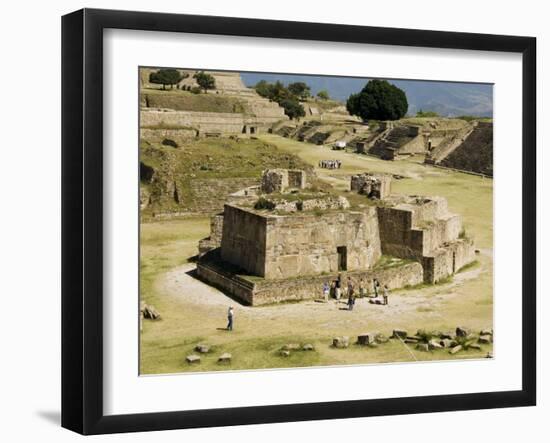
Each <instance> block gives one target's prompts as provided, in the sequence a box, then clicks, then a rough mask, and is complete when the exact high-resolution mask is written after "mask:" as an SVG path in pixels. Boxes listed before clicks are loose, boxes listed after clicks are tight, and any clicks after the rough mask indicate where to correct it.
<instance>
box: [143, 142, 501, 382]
mask: <svg viewBox="0 0 550 443" xmlns="http://www.w3.org/2000/svg"><path fill="white" fill-rule="evenodd" d="M265 139H267V140H268V141H270V142H273V143H276V144H277V145H278V146H279V148H280V149H283V150H289V151H290V150H291V151H292V152H294V153H296V154H298V155H300V156H301V157H302V158H303V159H304V160H306V161H308V162H310V163H312V164H314V165H316V164H317V163H318V161H319V160H320V159H326V158H340V159H342V161H343V162H344V167H343V168H342V169H341V170H338V171H334V170H326V169H317V173H318V174H319V175H320V176H321V177H323V178H328V179H330V180H331V181H332V182H333V184H334V185H336V186H341V187H342V189H344V188H345V187H346V186H347V183H349V175H350V174H351V173H354V172H361V171H364V170H370V171H379V172H391V173H394V174H400V175H403V176H406V177H407V178H406V179H404V180H396V181H394V183H393V188H392V190H393V192H401V193H405V192H406V193H409V194H413V193H418V194H425V195H443V196H445V197H447V199H448V200H449V206H450V208H451V209H452V210H454V211H456V212H459V213H460V214H462V215H463V217H464V222H465V226H466V229H467V231H468V233H470V234H472V235H473V236H474V238H475V242H476V246H477V247H478V248H480V249H481V253H480V254H479V255H478V257H477V259H478V264H477V265H476V266H474V267H472V268H470V269H468V270H466V271H464V272H461V273H459V274H457V275H455V277H454V279H453V281H452V282H451V283H448V284H445V285H435V286H431V287H423V288H420V289H410V290H398V291H393V292H392V293H391V295H390V304H389V306H380V305H373V304H370V303H368V300H366V299H359V300H357V304H356V306H355V309H354V311H351V312H350V311H347V310H346V305H345V303H343V302H340V303H337V302H336V301H334V300H331V301H329V303H318V302H315V301H308V302H301V303H288V304H281V305H273V306H263V307H245V306H241V305H239V304H238V303H236V302H234V301H233V300H231V299H230V298H228V297H227V296H226V295H224V294H223V293H221V292H220V291H218V290H216V289H214V288H211V287H209V286H208V285H206V284H204V283H202V282H200V281H199V280H196V279H195V278H193V276H192V275H191V274H192V270H193V269H194V267H195V265H194V264H192V263H188V259H189V258H190V257H191V256H193V255H194V254H196V251H197V250H196V242H197V241H198V239H200V238H201V237H204V236H206V235H208V223H209V222H208V219H207V218H188V219H180V220H171V221H165V222H154V223H146V224H142V234H141V238H142V251H141V256H142V263H141V273H142V277H141V278H142V299H143V300H144V301H145V302H147V303H151V304H153V305H154V306H155V307H156V308H157V309H158V310H159V311H160V313H161V315H162V320H160V321H156V322H152V321H145V322H144V329H143V332H142V335H141V372H142V373H143V374H155V373H157V374H158V373H173V372H185V371H205V370H227V369H257V368H273V367H301V366H312V365H342V364H365V363H381V362H400V361H415V360H443V359H449V358H453V359H464V358H481V357H484V356H485V355H486V353H487V352H489V351H492V345H484V347H483V349H482V350H481V351H475V350H468V351H466V352H464V353H459V354H457V355H455V356H451V355H450V354H449V353H448V352H447V351H446V350H437V351H433V352H421V351H417V350H415V349H414V347H413V346H412V345H409V346H408V347H405V345H404V344H403V343H401V342H399V341H396V340H392V341H390V342H389V343H387V344H383V345H381V346H379V347H378V348H376V349H371V348H364V347H359V346H355V345H351V346H350V348H348V349H334V348H332V347H331V346H330V343H331V340H332V337H335V336H341V335H347V336H349V337H350V339H351V340H350V341H351V342H353V341H355V338H356V336H357V335H358V334H360V333H364V332H372V331H378V332H382V333H384V334H386V335H389V334H391V331H392V329H394V328H396V329H397V328H400V329H405V330H407V331H409V333H411V334H414V333H415V332H416V330H417V329H428V330H433V329H437V330H442V331H449V330H453V329H454V328H455V327H456V326H458V325H462V326H466V327H470V328H472V329H473V330H480V329H482V328H487V327H489V328H491V327H492V317H493V297H492V278H493V272H492V266H493V261H492V181H491V180H488V179H481V178H479V177H475V176H471V175H467V174H461V173H455V172H449V171H445V170H441V169H435V168H432V167H427V166H424V165H422V164H419V163H418V161H415V160H412V161H397V162H385V161H381V160H379V159H375V158H372V157H366V156H359V155H356V154H351V153H344V152H335V151H331V150H329V149H327V148H322V147H318V146H314V145H308V144H305V143H300V142H296V141H292V140H288V139H282V138H280V137H276V136H266V137H265ZM230 305H232V306H234V307H235V311H236V312H235V330H234V331H233V332H228V331H225V330H224V328H225V326H226V312H227V308H228V306H230ZM198 343H206V344H208V345H210V346H211V347H212V348H211V353H210V354H206V355H203V356H202V361H201V363H200V364H198V365H189V364H187V363H186V362H185V356H186V355H188V354H190V353H193V348H194V347H195V345H196V344H198ZM287 343H300V344H304V343H311V344H313V345H314V346H315V351H313V352H305V351H299V352H298V351H296V352H293V353H291V355H290V357H282V356H280V355H279V352H278V350H279V349H280V347H281V346H283V345H284V344H287ZM223 352H229V353H231V354H232V355H233V361H232V363H231V365H230V366H227V365H220V364H218V363H217V357H218V356H219V355H220V354H221V353H223Z"/></svg>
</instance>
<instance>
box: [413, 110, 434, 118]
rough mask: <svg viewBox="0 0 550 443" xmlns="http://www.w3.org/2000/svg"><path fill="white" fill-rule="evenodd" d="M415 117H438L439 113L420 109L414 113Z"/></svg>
mask: <svg viewBox="0 0 550 443" xmlns="http://www.w3.org/2000/svg"><path fill="white" fill-rule="evenodd" d="M416 116H417V117H439V114H438V113H437V112H434V111H423V110H422V109H421V110H420V111H418V112H417V113H416Z"/></svg>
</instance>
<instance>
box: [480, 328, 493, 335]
mask: <svg viewBox="0 0 550 443" xmlns="http://www.w3.org/2000/svg"><path fill="white" fill-rule="evenodd" d="M479 335H491V336H492V335H493V330H492V329H489V328H485V329H482V330H481V331H479Z"/></svg>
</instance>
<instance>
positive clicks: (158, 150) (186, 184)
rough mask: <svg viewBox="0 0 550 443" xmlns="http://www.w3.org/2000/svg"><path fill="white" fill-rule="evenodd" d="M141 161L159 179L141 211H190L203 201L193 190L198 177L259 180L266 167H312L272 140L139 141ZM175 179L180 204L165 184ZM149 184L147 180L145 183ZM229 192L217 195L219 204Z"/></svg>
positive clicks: (144, 213)
mask: <svg viewBox="0 0 550 443" xmlns="http://www.w3.org/2000/svg"><path fill="white" fill-rule="evenodd" d="M140 161H141V162H143V163H144V164H145V165H147V166H151V167H152V168H154V169H155V177H156V180H155V181H154V182H153V183H150V184H148V186H149V190H150V192H151V195H152V204H151V205H150V206H149V207H148V208H147V209H146V210H145V211H143V212H142V214H143V215H145V216H147V215H148V214H151V213H152V212H157V211H177V210H181V209H182V208H184V209H187V210H189V209H190V208H191V209H192V208H193V207H195V206H196V205H197V203H200V202H201V201H200V199H199V198H198V196H196V195H195V194H194V193H193V190H192V186H191V185H192V183H191V182H192V181H193V180H195V179H228V178H250V179H258V181H259V177H260V176H261V173H262V171H263V170H264V169H268V168H277V167H279V168H290V169H309V170H311V167H310V166H309V165H307V164H306V163H304V162H303V161H302V160H301V159H300V158H299V157H297V156H295V155H293V154H291V153H288V152H283V151H280V150H278V149H277V147H276V146H274V145H273V144H270V143H265V142H263V141H261V140H254V139H238V140H236V139H230V138H212V139H209V138H206V139H198V140H193V141H189V142H187V143H185V144H184V145H182V146H181V147H180V148H179V149H174V148H172V147H167V146H163V145H162V144H160V143H147V142H144V141H143V142H142V143H141V144H140ZM167 182H175V183H176V184H177V187H178V199H179V203H178V202H176V201H175V199H174V198H173V196H172V195H169V194H168V193H167V191H166V183H167ZM142 185H146V183H142ZM226 197H227V194H220V195H219V196H217V198H218V200H219V202H220V206H221V205H222V204H223V202H224V201H225V199H226Z"/></svg>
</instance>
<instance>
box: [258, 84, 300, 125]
mask: <svg viewBox="0 0 550 443" xmlns="http://www.w3.org/2000/svg"><path fill="white" fill-rule="evenodd" d="M304 84H305V83H304ZM306 87H307V90H309V87H308V86H307V85H306ZM254 89H255V90H256V92H257V93H258V94H259V95H261V96H262V97H265V98H268V99H270V100H273V101H274V102H277V103H278V104H279V106H281V107H282V108H284V110H285V114H286V115H288V117H290V118H291V119H295V118H299V117H303V116H304V115H306V112H305V110H304V107H303V106H302V105H301V104H300V102H299V98H298V96H297V95H296V94H294V93H292V92H291V91H290V89H289V88H286V87H285V85H284V84H283V83H282V82H280V81H276V82H275V83H269V82H266V81H265V80H260V81H259V82H258V83H256V86H254ZM294 90H295V91H298V88H294ZM300 91H302V89H301V88H300Z"/></svg>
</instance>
